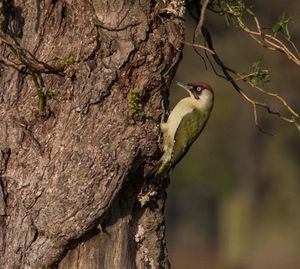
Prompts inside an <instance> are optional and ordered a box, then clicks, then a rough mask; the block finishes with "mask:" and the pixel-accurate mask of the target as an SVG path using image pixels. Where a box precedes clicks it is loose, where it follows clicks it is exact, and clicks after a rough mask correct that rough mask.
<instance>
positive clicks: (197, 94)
mask: <svg viewBox="0 0 300 269" xmlns="http://www.w3.org/2000/svg"><path fill="white" fill-rule="evenodd" d="M177 85H178V86H180V87H182V88H184V89H185V90H186V91H187V92H188V93H189V94H190V95H191V97H194V98H195V99H196V100H199V99H201V96H202V95H209V96H211V97H212V98H213V95H214V93H213V89H212V87H211V86H210V85H208V84H207V83H205V82H191V83H187V84H184V83H181V82H177Z"/></svg>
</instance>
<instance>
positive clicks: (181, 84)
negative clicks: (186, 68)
mask: <svg viewBox="0 0 300 269" xmlns="http://www.w3.org/2000/svg"><path fill="white" fill-rule="evenodd" d="M176 83H177V85H178V86H180V87H181V88H183V89H185V90H186V91H187V92H188V93H189V95H190V96H193V95H192V93H191V91H190V86H189V85H187V84H185V83H182V82H180V81H176Z"/></svg>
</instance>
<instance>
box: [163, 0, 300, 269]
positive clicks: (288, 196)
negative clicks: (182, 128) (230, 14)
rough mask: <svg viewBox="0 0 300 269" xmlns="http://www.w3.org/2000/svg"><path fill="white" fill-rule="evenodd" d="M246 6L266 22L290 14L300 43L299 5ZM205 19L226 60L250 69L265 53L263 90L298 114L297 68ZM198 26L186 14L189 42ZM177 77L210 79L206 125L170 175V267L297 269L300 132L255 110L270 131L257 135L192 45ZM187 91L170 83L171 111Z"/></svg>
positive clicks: (246, 109)
mask: <svg viewBox="0 0 300 269" xmlns="http://www.w3.org/2000/svg"><path fill="white" fill-rule="evenodd" d="M252 2H253V9H254V11H255V12H256V14H257V15H258V17H259V18H260V19H261V22H262V24H263V25H264V26H268V27H272V25H273V24H274V23H275V22H277V21H278V17H279V16H281V15H282V14H283V13H285V14H286V15H287V16H293V21H292V22H291V24H290V32H291V35H292V39H293V40H294V42H295V44H296V46H297V47H298V48H300V15H299V14H300V2H299V1H296V0H294V1H291V0H288V1H272V4H271V3H270V1H267V0H264V1H262V0H260V1H252ZM205 24H206V25H207V27H208V28H209V29H210V31H211V34H212V37H213V40H214V45H215V49H216V51H217V52H218V54H219V56H220V57H221V58H222V59H223V61H224V63H225V64H226V65H228V66H230V67H232V68H233V69H236V70H239V71H240V72H249V70H250V65H251V64H252V63H254V62H256V61H258V60H259V59H260V58H262V59H263V61H262V67H263V68H268V69H270V71H271V82H270V83H268V84H266V87H267V88H268V89H272V90H274V91H276V92H278V93H280V94H281V95H282V96H283V97H284V98H285V99H286V100H287V101H288V103H289V104H290V105H291V106H292V107H293V108H294V109H295V110H296V111H297V112H298V113H299V112H300V80H299V77H300V68H299V66H298V67H297V66H296V65H295V64H293V63H291V62H290V61H289V60H288V59H286V57H285V56H284V55H281V54H280V53H278V52H271V51H267V50H265V49H263V48H261V47H260V46H259V45H258V44H257V43H255V41H253V40H252V39H251V38H250V37H249V36H247V35H246V34H245V33H243V32H242V31H241V30H240V29H238V28H237V27H234V26H233V27H228V26H227V25H226V22H225V19H224V17H221V16H219V15H217V14H213V13H211V12H209V11H207V13H206V18H205ZM195 27H196V23H195V22H194V21H193V19H192V18H191V17H190V16H189V15H188V14H187V16H186V40H187V41H190V42H192V36H193V31H194V29H195ZM176 80H179V81H183V82H189V81H205V82H207V83H209V84H210V85H211V86H212V87H213V88H214V90H215V106H214V110H213V112H212V115H211V117H210V120H209V121H208V124H207V126H206V129H205V130H204V132H203V133H202V134H201V136H200V138H199V139H198V141H196V142H195V144H194V145H193V147H192V148H191V149H190V151H189V153H188V154H187V156H186V157H185V158H184V159H183V160H182V161H181V162H180V163H179V164H178V166H177V167H176V168H175V169H174V170H173V172H172V175H171V184H170V187H169V190H168V202H167V227H168V230H167V237H168V238H167V242H168V248H169V256H170V261H171V264H172V268H173V269H300V134H299V132H298V131H297V130H296V128H295V127H294V126H292V125H289V124H287V123H284V122H282V121H281V120H279V119H278V118H277V117H276V116H272V115H269V114H267V113H266V112H265V111H263V110H260V109H259V110H258V112H259V122H260V125H261V126H262V127H263V128H264V129H265V130H267V131H269V132H272V133H273V134H275V136H269V135H265V134H263V133H261V132H259V131H258V129H257V128H256V126H255V124H254V119H253V111H252V108H251V106H250V105H249V104H248V103H247V102H246V101H245V100H244V99H242V98H241V96H239V95H238V94H237V93H236V92H235V91H234V90H233V88H232V86H231V85H230V83H228V82H226V81H224V80H223V79H222V78H220V77H218V76H216V75H215V74H214V72H213V71H212V70H211V68H210V67H209V68H208V70H205V67H204V64H203V61H202V59H201V58H200V57H199V56H198V55H197V54H196V53H195V52H194V50H193V49H192V48H191V47H189V46H185V49H184V55H183V59H182V61H181V63H180V65H179V68H178V70H177V74H176V77H175V79H174V81H176ZM251 92H253V93H255V92H254V91H251V90H249V91H248V93H249V94H251ZM184 96H186V93H185V92H184V91H183V90H181V89H180V88H179V87H178V86H176V84H175V83H173V85H172V87H171V91H170V98H171V108H172V107H173V106H174V104H175V103H176V102H177V101H178V100H179V99H180V98H182V97H184ZM252 96H253V95H252ZM254 96H257V95H255V94H254ZM262 100H266V99H262ZM268 100H269V101H270V99H268ZM271 105H272V107H277V103H276V102H271Z"/></svg>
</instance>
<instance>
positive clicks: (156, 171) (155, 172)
mask: <svg viewBox="0 0 300 269" xmlns="http://www.w3.org/2000/svg"><path fill="white" fill-rule="evenodd" d="M169 170H170V165H169V164H168V163H164V162H162V161H159V162H158V163H157V164H156V165H155V166H154V167H153V168H152V169H151V171H150V172H149V173H148V174H147V176H146V179H151V178H155V177H158V176H160V175H162V174H164V173H165V172H169Z"/></svg>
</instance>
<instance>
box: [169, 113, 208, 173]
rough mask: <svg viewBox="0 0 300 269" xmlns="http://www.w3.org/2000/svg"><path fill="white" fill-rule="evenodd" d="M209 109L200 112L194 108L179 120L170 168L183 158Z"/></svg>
mask: <svg viewBox="0 0 300 269" xmlns="http://www.w3.org/2000/svg"><path fill="white" fill-rule="evenodd" d="M209 114H210V111H204V112H200V111H199V110H198V109H196V108H195V109H194V110H193V111H192V112H191V113H188V114H186V115H185V116H184V117H183V119H182V121H181V122H180V124H179V126H178V129H177V131H176V134H175V146H174V151H173V155H172V161H171V163H172V168H173V167H174V166H175V165H176V164H177V163H178V162H179V161H180V160H181V159H182V158H183V156H184V155H185V154H186V152H187V151H188V150H189V148H190V147H191V145H192V144H193V143H194V141H195V140H196V139H197V137H198V136H199V134H200V133H201V132H202V130H203V129H204V127H205V125H206V122H207V120H208V118H209Z"/></svg>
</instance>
